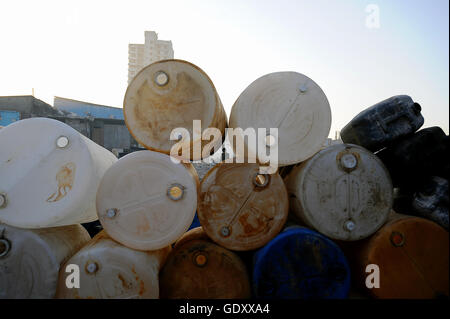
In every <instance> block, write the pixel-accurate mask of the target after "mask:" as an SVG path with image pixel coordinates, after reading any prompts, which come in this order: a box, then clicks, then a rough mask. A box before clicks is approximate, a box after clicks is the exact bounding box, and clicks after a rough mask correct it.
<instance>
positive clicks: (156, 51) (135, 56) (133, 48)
mask: <svg viewBox="0 0 450 319" xmlns="http://www.w3.org/2000/svg"><path fill="white" fill-rule="evenodd" d="M165 59H173V48H172V41H163V40H158V34H157V33H156V32H154V31H145V43H144V44H133V43H130V44H128V84H130V82H131V80H133V78H134V77H135V75H136V74H137V73H138V72H139V71H140V70H141V69H142V68H144V67H146V66H147V65H149V64H152V63H153V62H156V61H159V60H165Z"/></svg>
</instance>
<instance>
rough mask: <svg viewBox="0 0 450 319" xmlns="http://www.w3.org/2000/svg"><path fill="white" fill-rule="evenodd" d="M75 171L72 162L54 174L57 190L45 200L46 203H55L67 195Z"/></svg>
mask: <svg viewBox="0 0 450 319" xmlns="http://www.w3.org/2000/svg"><path fill="white" fill-rule="evenodd" d="M75 170H76V166H75V163H72V162H70V163H67V164H66V165H64V166H62V167H61V168H60V169H59V171H58V173H56V181H57V183H58V186H57V190H56V191H55V192H54V193H53V194H52V195H50V196H49V197H48V198H47V202H49V203H53V202H57V201H59V200H61V199H62V198H64V197H65V196H66V195H67V193H68V192H69V191H70V190H71V189H72V187H73V182H74V179H75Z"/></svg>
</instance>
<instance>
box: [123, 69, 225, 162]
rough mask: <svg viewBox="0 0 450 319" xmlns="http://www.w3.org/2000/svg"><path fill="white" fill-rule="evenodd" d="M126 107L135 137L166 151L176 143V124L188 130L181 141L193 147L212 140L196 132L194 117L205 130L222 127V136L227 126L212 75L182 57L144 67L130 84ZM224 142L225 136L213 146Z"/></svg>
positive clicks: (191, 156)
mask: <svg viewBox="0 0 450 319" xmlns="http://www.w3.org/2000/svg"><path fill="white" fill-rule="evenodd" d="M123 111H124V116H125V122H126V124H127V126H128V129H129V131H130V133H131V134H132V135H133V137H134V138H135V139H136V140H137V141H138V142H139V143H140V144H142V145H143V146H145V147H146V148H147V149H149V150H154V151H158V152H163V153H166V154H169V153H170V150H171V148H172V146H173V145H174V144H175V143H177V141H173V140H170V135H171V132H172V130H173V129H175V128H185V129H187V130H188V131H189V134H190V141H189V140H188V139H186V138H185V137H183V139H182V140H181V141H180V142H181V145H185V146H190V149H191V151H193V142H199V143H202V144H203V145H205V144H207V143H209V142H210V140H209V138H210V137H209V136H208V137H207V140H205V141H201V139H202V138H201V135H202V132H201V131H200V130H197V131H195V132H193V121H194V120H201V127H202V129H203V130H205V129H206V128H208V127H214V128H217V129H219V131H220V132H221V134H222V136H225V128H226V127H227V117H226V113H225V110H224V108H223V106H222V102H221V101H220V98H219V95H218V94H217V91H216V88H215V87H214V84H213V83H212V81H211V79H210V78H209V77H208V75H207V74H206V73H205V72H204V71H203V70H201V69H200V68H199V67H197V66H196V65H194V64H192V63H189V62H187V61H182V60H163V61H158V62H155V63H153V64H150V65H149V66H147V67H145V68H144V69H143V70H141V71H140V72H139V73H138V74H137V75H136V77H135V78H134V79H133V81H132V82H131V83H130V85H129V86H128V89H127V91H126V94H125V99H124V104H123ZM194 133H195V134H198V135H196V136H194ZM221 144H222V139H218V140H216V141H215V143H214V146H215V147H220V145H221ZM198 155H199V156H194V154H191V155H190V156H189V154H187V156H186V157H185V158H187V159H191V160H199V159H200V158H201V154H198ZM208 156H209V154H208ZM206 157H207V156H206Z"/></svg>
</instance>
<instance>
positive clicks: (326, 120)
mask: <svg viewBox="0 0 450 319" xmlns="http://www.w3.org/2000/svg"><path fill="white" fill-rule="evenodd" d="M229 126H230V127H231V128H241V129H243V130H246V129H247V128H253V129H254V130H255V132H256V133H257V132H258V128H266V132H267V134H268V135H270V131H269V128H278V144H277V145H273V143H276V141H274V140H273V138H275V136H272V137H271V138H270V139H266V140H267V141H271V142H270V145H267V146H277V147H278V164H279V166H286V165H291V164H296V163H299V162H302V161H305V160H307V159H308V158H310V157H311V156H313V155H314V154H315V153H316V152H317V151H319V150H320V148H321V146H322V145H323V143H324V142H325V140H326V138H327V137H328V134H329V131H330V127H331V110H330V105H329V103H328V100H327V97H326V96H325V94H324V92H323V91H322V89H321V88H320V87H319V86H318V85H317V84H316V83H315V82H314V81H313V80H311V79H310V78H308V77H307V76H305V75H303V74H300V73H296V72H276V73H270V74H267V75H264V76H262V77H260V78H259V79H257V80H255V81H254V82H253V83H252V84H250V85H249V86H248V87H247V88H246V89H245V90H244V91H243V92H242V93H241V95H240V96H239V98H238V99H237V100H236V102H235V103H234V105H233V108H232V109H231V114H230V124H229ZM241 135H242V134H241ZM237 136H238V137H239V134H237ZM266 138H267V137H266ZM245 145H246V146H247V150H248V151H250V152H253V153H254V154H255V155H256V156H257V158H258V154H257V151H256V150H257V148H255V147H252V146H251V145H250V146H249V145H248V140H246V141H245ZM233 146H234V147H236V145H233ZM265 146H266V145H265ZM264 151H265V150H264ZM263 162H264V161H263Z"/></svg>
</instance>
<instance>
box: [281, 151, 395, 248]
mask: <svg viewBox="0 0 450 319" xmlns="http://www.w3.org/2000/svg"><path fill="white" fill-rule="evenodd" d="M285 182H286V186H287V189H288V193H289V203H290V210H291V211H292V213H293V215H294V217H296V218H297V219H298V220H299V221H300V222H302V223H303V224H306V225H307V226H309V227H311V228H313V229H316V230H317V231H319V232H320V233H322V234H324V235H326V236H328V237H330V238H332V239H338V240H359V239H362V238H365V237H368V236H370V235H371V234H373V233H374V232H375V231H377V230H378V229H379V228H380V227H381V226H382V225H383V224H384V223H385V222H386V220H387V217H388V214H389V211H390V210H391V208H392V204H393V188H392V183H391V180H390V177H389V173H388V172H387V170H386V168H385V167H384V166H383V164H382V163H381V161H380V160H379V159H378V158H377V157H376V156H375V155H373V154H372V153H371V152H370V151H368V150H366V149H364V148H362V147H360V146H357V145H352V144H339V145H332V146H329V147H327V148H326V149H324V150H322V151H320V152H319V153H317V154H316V155H314V157H312V158H311V159H309V160H308V161H306V162H304V163H302V164H301V165H298V166H297V167H295V168H294V169H293V170H292V171H291V172H290V173H289V175H288V176H287V178H286V179H285Z"/></svg>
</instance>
